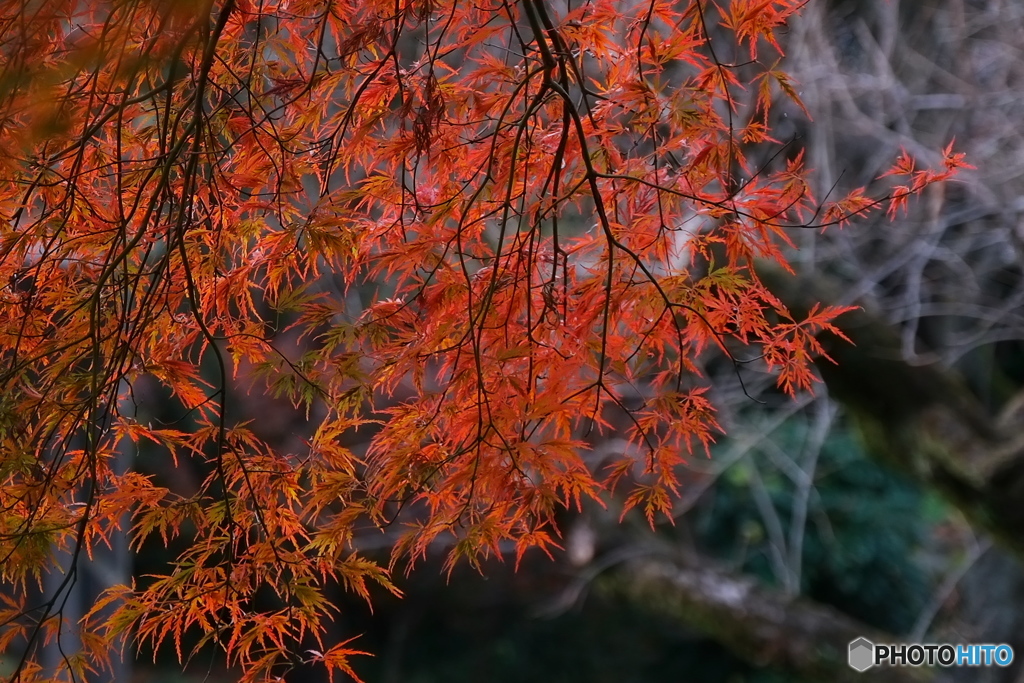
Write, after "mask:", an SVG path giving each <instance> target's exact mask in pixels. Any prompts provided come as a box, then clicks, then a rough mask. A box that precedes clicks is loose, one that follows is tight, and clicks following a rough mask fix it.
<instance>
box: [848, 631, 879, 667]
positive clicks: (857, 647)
mask: <svg viewBox="0 0 1024 683" xmlns="http://www.w3.org/2000/svg"><path fill="white" fill-rule="evenodd" d="M874 665H875V644H874V643H872V642H871V641H870V640H868V639H867V638H858V639H857V640H855V641H853V642H851V643H850V666H851V667H853V668H854V669H856V670H857V671H862V672H863V671H867V670H868V669H870V668H871V667H872V666H874Z"/></svg>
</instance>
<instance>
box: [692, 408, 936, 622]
mask: <svg viewBox="0 0 1024 683" xmlns="http://www.w3.org/2000/svg"><path fill="white" fill-rule="evenodd" d="M801 432H802V430H801V428H800V427H799V426H797V425H795V424H793V425H790V426H789V427H788V428H786V427H784V428H782V429H780V430H779V431H778V432H777V435H778V439H777V443H778V445H779V446H780V448H781V449H782V450H783V451H786V452H788V453H798V452H799V451H800V448H801V443H802V436H803V435H802V433H801ZM753 457H756V458H757V466H758V468H759V471H760V473H761V477H762V479H763V481H764V486H765V488H766V489H767V492H768V494H769V495H770V498H771V501H772V503H773V505H774V507H775V509H776V510H777V512H778V515H779V518H780V520H781V521H782V522H783V524H784V525H786V524H787V523H788V521H789V520H790V519H791V512H792V507H793V491H794V486H793V483H792V482H791V481H790V480H789V479H788V478H786V477H785V476H784V475H783V474H782V473H781V472H780V471H779V470H777V469H775V468H773V467H772V465H771V461H770V460H768V459H767V458H765V457H763V456H761V455H755V456H753ZM749 468H750V464H749V462H748V461H741V462H739V463H737V464H736V465H734V466H733V468H731V469H730V470H729V471H728V472H727V473H726V475H725V476H723V477H722V478H721V479H720V480H719V482H718V485H717V486H716V487H715V489H714V491H713V495H712V496H710V497H709V499H708V500H707V501H706V504H704V505H702V506H701V507H700V509H699V511H698V518H697V520H696V528H697V530H698V533H699V539H700V542H701V543H702V544H703V545H704V546H705V547H707V548H708V549H709V550H711V551H712V552H713V553H714V554H716V555H718V556H719V557H722V558H726V559H729V560H734V561H735V562H737V563H738V564H739V565H740V566H741V567H742V569H743V570H745V571H748V572H751V573H754V574H756V575H758V576H760V577H761V578H763V579H765V580H768V581H773V580H774V579H775V578H776V577H774V575H773V572H772V569H771V563H770V560H769V556H770V548H769V545H768V544H769V540H768V534H767V532H766V530H765V526H764V521H763V519H762V516H761V514H760V513H759V511H758V507H757V505H756V503H755V501H754V498H753V496H752V494H751V489H750V486H751V484H750V476H751V474H750V471H749ZM809 505H810V509H809V511H808V515H807V526H806V530H805V535H804V544H803V551H804V552H803V562H802V572H801V592H802V593H803V594H805V595H807V596H808V597H810V598H812V599H815V600H818V601H821V602H823V603H826V604H830V605H833V606H835V607H837V608H838V609H840V610H842V611H843V612H846V613H847V614H849V615H850V616H853V617H855V618H857V619H860V620H861V621H864V622H865V623H867V624H870V625H871V626H875V627H877V628H880V629H884V630H887V631H890V632H893V633H905V632H906V631H908V630H909V629H910V628H911V627H912V626H913V623H914V620H915V619H916V618H917V615H918V613H919V612H920V610H921V608H922V606H923V605H924V603H925V600H926V599H927V597H928V596H929V593H930V589H931V587H932V577H930V576H929V575H928V573H927V572H926V571H925V569H924V568H923V567H922V566H920V564H919V563H918V562H917V557H918V551H919V550H920V549H921V548H922V546H923V544H924V543H925V541H926V539H927V536H928V534H929V530H930V526H931V524H932V521H933V519H934V514H935V513H934V505H935V500H934V499H933V498H929V497H926V496H925V495H924V494H923V493H922V492H921V491H920V489H918V488H917V487H915V486H914V485H913V484H911V483H910V482H909V481H907V480H906V479H904V478H902V477H901V476H899V475H897V474H895V473H893V472H892V471H890V470H887V469H885V468H883V467H881V466H880V465H878V464H876V463H874V462H872V461H870V460H868V459H867V458H866V457H865V455H864V453H863V451H862V448H861V446H860V444H859V442H858V441H857V440H856V438H855V437H854V435H852V434H851V433H850V431H849V429H834V430H833V431H832V434H831V436H830V437H829V438H828V440H827V441H826V442H825V445H824V447H823V449H822V452H821V455H820V456H819V460H818V465H817V472H816V480H815V491H814V493H812V495H811V497H810V503H809ZM784 532H785V533H786V534H787V535H788V533H789V529H788V527H784Z"/></svg>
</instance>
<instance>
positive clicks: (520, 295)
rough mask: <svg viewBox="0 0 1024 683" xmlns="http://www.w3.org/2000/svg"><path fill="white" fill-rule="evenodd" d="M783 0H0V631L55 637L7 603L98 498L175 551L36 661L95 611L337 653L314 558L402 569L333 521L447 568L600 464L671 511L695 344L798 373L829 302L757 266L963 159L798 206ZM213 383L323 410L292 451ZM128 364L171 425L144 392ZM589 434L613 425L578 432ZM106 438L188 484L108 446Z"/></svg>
mask: <svg viewBox="0 0 1024 683" xmlns="http://www.w3.org/2000/svg"><path fill="white" fill-rule="evenodd" d="M801 5H802V0H801V1H800V2H798V1H796V0H756V1H755V0H732V1H726V0H720V1H719V2H712V1H710V0H707V1H705V0H677V1H672V2H668V1H664V2H663V1H661V0H650V1H642V2H613V1H611V0H591V1H588V2H577V1H575V0H570V2H557V3H556V2H549V1H548V0H493V1H491V0H484V1H482V2H458V1H456V0H424V1H418V0H386V1H380V0H368V1H362V0H360V1H357V0H344V1H342V0H334V1H330V0H266V1H262V2H258V1H257V0H227V1H226V2H222V1H221V0H215V1H212V0H211V1H207V0H188V1H180V0H174V1H172V0H148V1H147V0H113V1H108V2H78V1H76V0H48V1H47V2H35V1H32V0H19V1H9V0H2V1H0V259H2V262H0V357H2V370H0V396H2V398H0V441H2V443H0V575H2V581H3V586H4V588H3V591H2V594H0V595H2V603H0V650H3V649H8V650H9V649H12V648H16V647H20V646H24V644H25V643H32V642H44V641H47V640H52V639H53V638H54V637H55V634H56V633H57V631H58V630H59V629H61V628H64V629H67V628H71V627H75V628H78V627H79V625H74V624H66V623H65V624H62V623H61V621H62V620H61V616H60V614H59V611H58V610H56V609H54V605H52V604H51V605H49V606H47V609H44V610H42V611H40V610H39V609H36V608H35V607H36V606H34V605H33V606H30V605H28V604H26V598H25V597H24V596H25V595H26V594H27V591H28V590H29V589H30V588H31V586H33V585H35V583H37V582H38V580H39V577H40V576H41V575H42V574H44V573H46V572H48V571H50V570H51V565H52V560H51V558H52V553H53V552H54V550H55V549H63V550H66V551H70V552H72V553H74V554H75V556H76V557H79V558H80V559H82V558H84V557H85V556H87V555H88V554H89V553H91V552H92V549H93V548H95V547H96V546H97V545H99V544H104V543H106V542H107V539H108V538H109V537H110V535H111V534H112V533H115V532H116V531H117V530H118V529H119V526H120V525H121V524H122V522H125V520H130V533H131V538H132V543H133V545H134V547H136V548H137V547H139V546H141V545H142V544H143V543H145V542H147V539H150V538H154V537H155V538H161V539H164V540H165V541H171V539H178V540H179V541H180V540H181V539H182V535H183V534H184V535H185V540H187V544H186V546H185V547H187V550H185V551H184V552H183V553H182V554H181V556H180V557H178V558H177V559H176V560H175V561H174V562H173V563H172V564H170V565H169V566H167V567H166V568H165V571H164V573H163V574H161V575H158V576H147V577H140V579H139V581H138V583H137V585H131V586H119V587H115V588H113V589H112V590H111V591H109V592H108V594H107V595H106V597H105V598H104V599H103V600H102V602H101V604H100V605H99V606H98V610H99V609H100V608H102V610H101V611H102V618H93V619H88V620H87V621H86V622H85V623H84V624H82V625H80V627H81V628H82V629H83V632H82V642H83V646H84V648H85V649H84V651H83V652H82V653H78V654H75V655H73V656H69V657H68V658H67V659H66V660H65V666H66V667H67V669H68V670H67V671H65V672H64V673H63V674H62V675H64V676H65V677H66V678H69V679H70V677H71V675H72V674H74V676H75V677H76V680H81V678H80V677H81V676H84V677H86V678H89V677H90V676H94V677H96V678H97V679H102V674H98V675H97V674H93V673H90V672H96V671H101V670H102V667H103V665H104V661H105V658H106V656H107V653H108V649H109V647H110V644H111V643H113V642H117V639H118V638H119V637H120V636H121V635H125V634H126V635H128V636H130V637H131V638H133V639H136V640H137V641H142V642H148V643H150V644H151V645H153V646H156V647H160V646H164V647H170V648H178V651H179V652H178V654H179V656H180V657H181V658H182V659H186V658H188V656H189V654H190V649H191V648H192V647H194V643H195V642H197V641H196V638H198V642H199V643H200V644H201V645H202V644H213V645H215V646H217V647H219V648H222V649H223V651H224V653H225V654H226V657H227V660H228V662H229V663H230V664H232V665H236V666H239V667H240V668H241V669H242V670H244V672H245V676H246V680H274V679H275V678H276V677H277V676H281V675H283V674H284V672H285V671H286V670H288V668H289V667H292V666H294V665H295V663H296V662H297V661H307V662H308V661H310V660H315V661H318V662H319V663H321V664H322V665H324V666H326V667H328V668H329V669H330V670H332V671H337V672H342V673H349V674H351V673H352V671H351V669H350V664H351V662H350V657H351V656H352V655H353V654H355V650H354V649H352V648H353V644H352V643H349V644H344V643H342V644H338V643H332V642H322V643H321V644H320V646H319V647H318V648H316V649H306V650H302V649H299V643H300V642H307V643H308V642H310V641H311V640H312V641H313V642H316V641H317V639H318V638H320V636H321V634H322V633H323V632H324V625H325V623H326V622H327V621H329V620H330V619H331V617H332V613H333V608H332V606H331V605H330V603H329V602H328V600H327V599H326V597H325V592H324V591H325V587H326V586H328V585H331V584H333V583H340V584H342V585H344V586H346V587H347V588H349V589H351V590H353V591H356V592H358V593H360V594H362V595H364V596H366V597H367V599H369V597H370V592H371V585H373V584H379V585H380V586H383V588H384V589H386V590H392V591H394V590H396V589H395V588H394V587H393V585H392V583H391V580H390V578H389V576H390V573H389V569H391V568H393V566H392V567H388V566H387V565H386V564H385V566H379V565H378V564H377V562H376V561H374V560H373V559H371V558H369V557H367V556H365V555H363V554H360V553H359V552H357V550H356V548H355V547H354V544H353V539H354V534H355V533H356V531H357V530H359V529H363V530H365V529H367V528H385V527H386V528H388V529H389V530H395V529H402V530H403V533H402V534H401V535H400V536H399V539H398V541H397V543H396V544H395V547H394V550H393V558H394V559H393V561H392V562H395V561H398V560H401V559H403V558H405V560H409V559H411V560H415V559H417V558H421V557H423V556H424V555H425V554H426V553H427V552H428V549H429V548H431V547H432V546H433V545H437V544H441V545H444V547H446V548H447V552H448V556H449V562H455V561H458V560H459V559H460V558H465V559H466V560H468V561H469V562H474V563H476V562H478V561H479V560H480V559H482V558H484V557H487V556H488V555H493V554H495V553H499V552H503V551H501V550H500V548H499V545H501V546H502V547H505V546H508V545H511V546H512V547H514V551H515V552H514V554H515V555H516V556H517V557H518V556H521V555H522V553H523V552H525V551H527V550H528V549H530V548H540V549H541V550H548V549H550V548H551V547H552V546H555V545H557V543H558V533H557V529H556V528H555V527H554V524H553V515H554V514H555V512H556V511H557V510H559V509H560V508H562V507H564V506H576V505H579V504H580V501H582V500H583V499H596V500H598V501H602V502H605V503H607V502H608V501H609V500H612V498H610V492H611V491H612V490H615V491H617V492H618V493H620V494H621V497H620V498H619V500H620V501H621V502H619V503H618V505H620V506H621V507H622V510H623V514H625V513H626V512H627V511H628V510H630V509H631V508H639V509H640V510H641V511H642V512H643V513H644V514H646V515H647V517H648V518H650V519H651V520H654V519H655V518H656V517H657V515H658V514H659V513H668V512H670V510H671V506H672V502H673V496H674V493H675V491H676V488H677V485H678V476H679V472H678V467H677V466H678V465H680V464H681V463H682V462H683V461H684V459H686V458H689V457H691V455H692V456H693V457H705V455H704V450H705V447H706V446H707V445H708V444H709V442H710V441H711V440H712V439H713V438H714V436H715V434H716V433H717V431H718V427H717V425H716V422H715V416H714V410H713V407H712V405H711V403H710V402H709V400H708V398H707V391H706V385H705V383H704V380H703V379H702V377H701V376H700V374H699V372H698V371H697V366H696V365H695V363H694V360H695V359H696V358H697V357H698V356H699V355H700V354H704V353H719V354H721V355H722V356H723V357H725V358H727V359H733V360H736V354H737V353H738V352H740V351H742V352H743V357H744V359H748V360H749V359H750V358H755V357H756V358H758V359H759V360H758V361H757V362H759V363H761V364H762V365H766V366H767V367H768V368H769V369H771V370H773V371H775V372H777V374H778V381H779V385H780V387H782V388H783V389H784V390H785V391H787V392H789V393H794V392H798V391H802V390H806V389H808V388H809V387H810V385H811V383H812V381H813V374H812V371H811V369H810V361H811V359H812V358H813V357H814V356H815V355H816V354H819V353H820V352H821V349H820V348H819V347H818V344H817V342H816V341H815V337H814V335H815V334H816V333H817V332H820V331H821V330H823V329H834V328H832V327H831V321H832V320H833V318H834V317H835V316H836V315H837V314H839V313H841V310H840V309H829V308H821V309H816V310H814V311H812V313H811V315H810V316H809V317H808V318H806V319H794V317H793V316H792V315H790V313H789V312H788V311H787V310H786V309H785V307H784V306H783V305H782V304H781V303H780V302H779V301H778V300H777V299H776V298H775V297H773V296H772V295H771V294H770V293H769V292H768V291H767V290H766V289H765V287H764V286H763V285H762V283H761V282H760V281H759V279H758V276H757V274H756V272H755V270H754V268H755V266H756V263H757V261H758V260H759V259H768V260H772V261H775V262H777V263H782V264H785V255H784V254H785V250H786V249H788V247H789V246H791V245H790V244H789V239H790V236H791V235H792V234H793V231H795V230H797V229H806V228H818V229H820V228H824V227H826V226H828V225H834V224H841V223H844V222H846V221H847V220H848V219H849V218H850V217H851V216H853V215H855V214H857V213H860V212H863V211H866V210H869V209H871V208H873V207H876V206H881V208H883V209H884V208H889V209H891V210H892V211H893V212H895V211H897V210H898V209H899V208H900V206H902V205H903V203H904V202H905V201H906V199H907V198H908V197H909V196H910V194H912V193H916V192H919V191H920V190H921V189H923V187H924V186H926V185H928V184H930V183H934V182H937V181H942V180H944V179H946V178H948V177H949V176H950V175H951V174H952V173H953V172H955V171H956V169H957V167H959V166H962V165H963V161H962V160H961V158H960V156H959V155H956V154H954V153H953V152H952V149H948V150H947V151H946V160H947V161H946V166H945V168H943V169H940V170H939V171H919V170H917V169H916V168H915V167H914V164H913V160H912V159H910V158H909V157H905V158H902V159H900V160H899V161H898V162H897V164H896V166H895V167H894V168H893V173H894V174H895V175H897V176H901V178H899V179H897V182H898V183H899V185H897V186H896V187H895V189H893V190H886V189H884V188H886V187H891V186H890V185H886V184H885V183H888V182H889V181H882V182H880V183H879V185H878V187H875V188H873V189H871V190H865V191H860V190H859V191H856V192H854V193H851V194H849V195H848V196H845V197H827V196H822V197H816V196H814V193H812V191H811V184H810V183H809V181H808V180H807V179H806V176H805V171H804V168H803V166H802V158H801V155H800V153H799V143H798V142H796V143H794V142H792V141H789V140H775V139H773V137H772V134H771V128H770V126H771V122H772V121H773V108H774V107H776V106H777V105H778V104H779V103H780V102H788V103H789V104H787V105H786V106H788V107H790V110H791V111H798V109H796V108H793V106H792V105H794V104H795V105H796V106H797V107H799V106H800V105H799V99H798V93H797V91H796V89H795V88H796V86H795V85H794V84H793V83H791V82H790V80H789V78H788V77H787V75H786V73H785V72H784V71H783V70H781V68H780V59H781V50H780V46H779V43H778V40H779V37H778V36H777V34H776V31H778V30H780V29H781V28H783V27H784V26H785V25H786V22H787V21H789V20H790V19H791V18H792V15H793V14H794V13H795V12H796V11H797V10H798V9H799V7H800V6H801ZM754 159H758V160H760V161H758V162H757V163H756V164H755V162H754ZM765 159H767V160H768V161H767V162H765V161H764V160H765ZM871 192H874V196H872V194H871ZM285 335H291V337H289V338H290V339H298V340H299V343H298V344H297V345H296V344H290V345H287V346H286V345H282V344H280V343H279V340H280V339H282V338H283V337H284V336H285ZM296 349H297V350H296ZM737 367H738V372H742V369H739V366H737ZM240 373H241V374H240ZM243 374H244V379H245V381H246V382H247V385H246V386H247V387H248V390H249V391H252V392H266V393H271V394H275V395H279V396H285V397H287V398H288V399H289V400H290V401H291V402H292V403H293V404H294V405H295V406H298V407H299V408H301V409H303V410H306V411H310V410H312V409H313V408H316V409H317V411H318V412H316V414H318V415H323V416H324V417H323V418H322V419H320V418H318V419H317V420H316V423H315V424H313V425H311V427H310V434H309V436H308V439H307V440H306V446H305V447H304V448H303V449H302V450H300V451H295V450H282V449H280V448H277V447H275V446H274V445H273V444H268V443H264V442H263V441H261V439H260V438H258V437H257V435H256V433H255V432H254V431H253V430H252V429H251V425H248V424H247V423H246V422H245V421H244V420H245V419H246V418H245V417H244V416H243V417H242V420H241V421H240V420H238V419H229V418H228V415H231V414H233V413H232V401H233V400H234V398H235V395H237V390H236V389H233V387H236V386H237V378H238V377H241V376H242V375H243ZM143 377H146V378H149V380H151V381H158V382H159V383H161V384H162V385H163V386H164V387H166V389H167V390H168V391H169V392H172V393H173V396H174V397H175V398H176V400H177V401H178V402H180V404H181V405H182V406H183V408H184V410H185V411H187V415H188V419H187V420H185V421H182V422H181V423H180V424H170V425H166V424H159V423H156V422H153V423H143V422H142V421H140V420H137V419H136V418H135V412H134V411H133V410H132V409H131V403H132V388H133V385H134V383H136V382H138V381H140V379H141V378H143ZM254 378H255V379H254ZM623 425H625V426H624V427H623ZM613 428H614V429H620V430H624V434H623V435H624V436H625V437H626V438H627V439H628V441H629V443H630V444H631V447H630V448H629V449H625V451H624V452H622V453H619V454H617V455H616V456H615V457H612V458H608V457H605V458H604V459H602V460H597V459H594V458H592V457H590V456H589V455H588V451H587V443H588V439H592V438H593V437H594V435H596V434H600V433H602V432H603V431H606V430H610V429H613ZM355 430H359V433H360V434H372V440H371V442H370V445H369V448H368V449H360V450H358V451H356V452H353V450H352V449H351V444H352V443H353V442H352V438H351V436H352V434H353V432H354V431H355ZM131 442H136V443H154V444H158V445H159V447H160V448H161V449H162V450H161V451H160V452H161V453H163V454H164V455H163V457H165V458H167V459H168V460H169V461H173V462H174V463H181V462H182V461H184V460H194V461H198V462H200V463H202V465H203V467H204V468H205V471H207V472H209V476H208V477H207V479H206V480H205V481H204V482H203V483H202V486H201V487H200V490H199V491H198V492H196V493H190V494H187V495H186V494H183V493H182V492H180V491H175V490H169V489H168V488H165V487H161V486H160V485H158V484H157V483H156V482H155V481H154V479H153V477H152V476H151V475H149V474H147V473H145V472H142V471H133V470H129V471H127V472H123V471H121V470H120V469H119V468H117V467H115V466H114V465H113V463H114V461H115V460H116V456H117V454H118V452H119V449H123V448H124V447H125V444H128V443H131ZM121 530H122V531H123V530H124V529H121ZM69 580H73V576H70V577H69ZM257 590H259V591H261V592H262V593H264V594H270V595H273V596H274V597H275V600H276V602H273V601H272V602H273V604H275V605H276V606H274V607H271V608H268V607H266V605H267V604H268V602H267V601H263V602H259V601H256V600H255V599H254V596H255V594H256V592H257ZM110 610H113V612H112V615H111V611H110ZM96 614H97V615H99V614H100V611H97V612H96ZM189 634H191V639H189ZM184 641H187V642H188V643H191V644H189V645H188V646H187V647H185V648H184V649H182V648H183V645H182V643H183V642H184ZM26 651H28V650H26ZM18 675H19V676H20V680H23V681H31V680H36V679H37V677H38V676H39V675H42V674H41V673H40V668H39V666H38V665H37V664H36V663H35V662H34V661H33V659H32V657H31V656H30V657H27V658H26V659H24V660H23V661H21V662H20V673H19V674H18Z"/></svg>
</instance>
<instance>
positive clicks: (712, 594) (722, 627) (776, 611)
mask: <svg viewBox="0 0 1024 683" xmlns="http://www.w3.org/2000/svg"><path fill="white" fill-rule="evenodd" d="M615 585H616V586H618V589H619V590H620V591H621V592H622V593H624V594H625V595H626V596H628V597H629V598H630V599H632V600H634V601H636V603H637V604H639V605H641V606H644V607H645V608H647V609H650V610H652V611H656V612H658V613H661V614H664V615H666V616H670V617H674V618H678V619H680V620H682V621H685V622H686V623H688V624H690V625H692V626H694V627H696V628H698V629H700V630H701V631H703V632H704V633H706V634H707V635H708V636H710V637H712V638H714V639H715V640H717V641H718V642H719V643H721V644H722V645H723V646H725V647H726V648H728V649H729V650H730V651H732V652H733V653H734V654H735V655H737V656H738V657H740V658H741V659H743V660H745V661H747V662H749V663H751V664H754V665H755V666H765V667H773V668H778V669H781V670H785V671H788V672H791V673H793V674H796V675H797V676H799V677H801V678H803V679H806V680H808V681H830V682H832V683H843V682H845V681H850V682H851V683H853V682H855V681H857V682H863V681H864V680H871V681H879V682H881V683H907V682H909V681H928V680H937V679H936V678H935V672H934V671H933V670H931V669H928V668H924V667H922V668H914V667H900V668H887V667H882V668H873V669H870V670H869V671H868V672H866V673H863V674H862V673H858V672H857V671H854V670H853V669H852V668H850V667H849V666H848V664H847V649H848V646H849V643H850V642H851V641H853V640H856V639H857V638H859V637H862V636H863V637H865V638H867V639H868V640H871V641H872V642H875V643H892V642H899V639H898V638H896V637H894V636H891V635H888V634H883V633H879V632H878V631H876V630H874V629H872V628H870V627H868V626H865V625H864V624H862V623H860V622H858V621H855V620H854V619H851V618H850V617H847V616H846V615H844V614H842V613H840V612H838V611H836V610H835V609H832V608H830V607H826V606H823V605H820V604H817V603H814V602H811V601H808V600H805V599H803V598H799V597H793V596H789V595H786V594H784V593H782V592H781V591H777V590H773V589H771V588H768V587H766V586H763V585H761V584H760V583H759V582H758V581H757V580H756V579H754V578H751V577H747V576H738V575H736V574H734V573H730V572H728V571H726V570H723V569H721V568H718V567H716V566H715V565H713V564H711V563H709V562H708V561H706V560H700V559H697V558H688V559H687V560H686V561H685V562H682V563H676V562H670V561H667V560H654V559H646V560H640V561H636V562H634V563H633V564H631V565H629V566H628V568H627V569H626V570H625V571H624V574H622V575H620V581H619V582H617V583H616V584H615Z"/></svg>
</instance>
